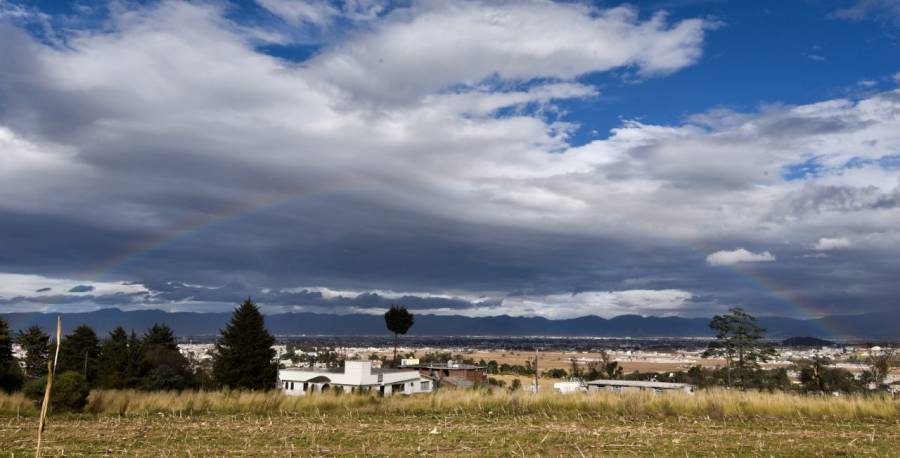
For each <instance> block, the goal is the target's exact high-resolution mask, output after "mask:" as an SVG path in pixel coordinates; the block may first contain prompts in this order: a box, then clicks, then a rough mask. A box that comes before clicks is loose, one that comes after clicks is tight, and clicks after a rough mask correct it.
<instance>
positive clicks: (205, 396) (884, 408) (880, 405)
mask: <svg viewBox="0 0 900 458" xmlns="http://www.w3.org/2000/svg"><path fill="white" fill-rule="evenodd" d="M348 410H353V411H357V412H365V413H377V414H404V415H407V414H423V413H429V414H430V413H458V412H466V413H472V414H479V415H480V414H488V413H497V414H503V415H521V414H553V415H562V416H575V415H582V414H591V415H601V416H610V417H622V416H625V417H679V416H687V417H710V418H753V417H777V418H823V419H845V420H852V419H863V418H876V419H885V420H896V419H900V401H898V400H892V399H889V398H887V397H881V396H868V397H862V396H842V397H821V396H801V395H796V394H787V393H759V392H736V391H724V390H715V391H703V392H699V393H696V394H695V395H687V394H683V393H670V394H663V395H654V394H652V393H646V392H642V393H612V392H599V393H579V394H572V395H560V394H557V393H550V392H542V393H539V394H536V395H535V394H531V393H527V392H524V391H519V392H514V393H509V392H506V391H505V390H495V391H493V392H488V391H486V390H479V391H473V390H469V391H451V390H443V391H439V392H436V393H433V394H430V395H417V396H395V397H392V398H378V397H374V396H368V395H335V394H325V395H319V396H299V397H292V396H285V395H282V394H280V393H278V392H268V393H263V392H241V391H215V392H182V393H174V392H171V393H169V392H156V393H146V392H137V391H94V392H93V393H91V396H90V398H89V399H88V405H87V407H86V408H85V411H86V412H89V413H94V414H116V415H129V414H148V413H168V414H195V413H216V414H245V413H251V414H282V413H309V412H339V411H348Z"/></svg>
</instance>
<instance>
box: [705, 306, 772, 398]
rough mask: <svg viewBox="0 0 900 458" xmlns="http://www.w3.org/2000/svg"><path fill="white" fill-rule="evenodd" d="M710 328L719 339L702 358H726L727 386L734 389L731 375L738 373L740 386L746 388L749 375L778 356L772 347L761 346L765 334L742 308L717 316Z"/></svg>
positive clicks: (751, 316)
mask: <svg viewBox="0 0 900 458" xmlns="http://www.w3.org/2000/svg"><path fill="white" fill-rule="evenodd" d="M709 327H710V328H711V329H713V330H714V331H716V339H715V340H714V341H712V342H710V344H709V346H708V347H707V349H706V351H704V352H703V357H705V358H709V357H721V358H725V362H726V373H727V383H728V386H731V385H732V372H736V373H737V377H738V381H739V386H740V387H741V388H746V386H747V375H748V372H749V371H751V370H756V369H759V363H761V362H762V363H764V362H766V361H768V360H769V359H771V358H773V357H775V356H776V353H775V349H774V348H773V347H772V346H771V345H767V344H764V343H762V339H763V337H764V336H765V332H766V330H765V329H763V328H762V327H760V326H759V325H758V324H756V318H755V317H754V316H753V315H750V314H749V313H747V312H745V311H744V310H743V309H741V308H732V309H731V310H729V311H728V313H726V314H724V315H716V316H714V317H713V319H712V321H710V322H709Z"/></svg>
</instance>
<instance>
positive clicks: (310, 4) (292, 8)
mask: <svg viewBox="0 0 900 458" xmlns="http://www.w3.org/2000/svg"><path fill="white" fill-rule="evenodd" d="M257 3H259V5H260V6H262V7H263V8H265V9H267V10H269V11H270V12H271V13H272V14H274V15H276V16H278V17H280V18H282V19H284V20H285V21H287V22H289V23H291V24H293V25H301V24H303V23H309V24H313V25H317V26H325V25H328V24H329V23H330V22H331V21H332V20H333V19H334V18H335V17H336V16H338V15H340V14H341V13H340V10H338V9H337V8H335V7H334V6H333V5H332V4H331V2H329V1H327V0H257Z"/></svg>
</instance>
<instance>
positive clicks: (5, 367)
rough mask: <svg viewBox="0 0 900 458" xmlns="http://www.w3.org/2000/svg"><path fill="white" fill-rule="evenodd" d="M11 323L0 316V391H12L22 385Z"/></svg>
mask: <svg viewBox="0 0 900 458" xmlns="http://www.w3.org/2000/svg"><path fill="white" fill-rule="evenodd" d="M12 342H13V340H12V335H11V334H10V332H9V324H7V323H6V321H5V320H3V319H2V318H0V391H5V392H12V391H16V390H18V389H19V388H21V387H22V382H23V377H22V370H21V369H20V368H19V362H18V361H16V358H15V357H14V356H13V352H12Z"/></svg>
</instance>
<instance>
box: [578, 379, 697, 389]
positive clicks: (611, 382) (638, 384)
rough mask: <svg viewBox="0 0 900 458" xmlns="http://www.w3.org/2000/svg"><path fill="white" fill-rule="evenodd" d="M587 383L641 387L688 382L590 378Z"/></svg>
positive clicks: (676, 386) (686, 384)
mask: <svg viewBox="0 0 900 458" xmlns="http://www.w3.org/2000/svg"><path fill="white" fill-rule="evenodd" d="M587 384H588V385H597V386H634V387H641V388H684V387H688V386H691V385H690V384H689V383H669V382H650V381H645V380H591V381H590V382H587Z"/></svg>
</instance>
